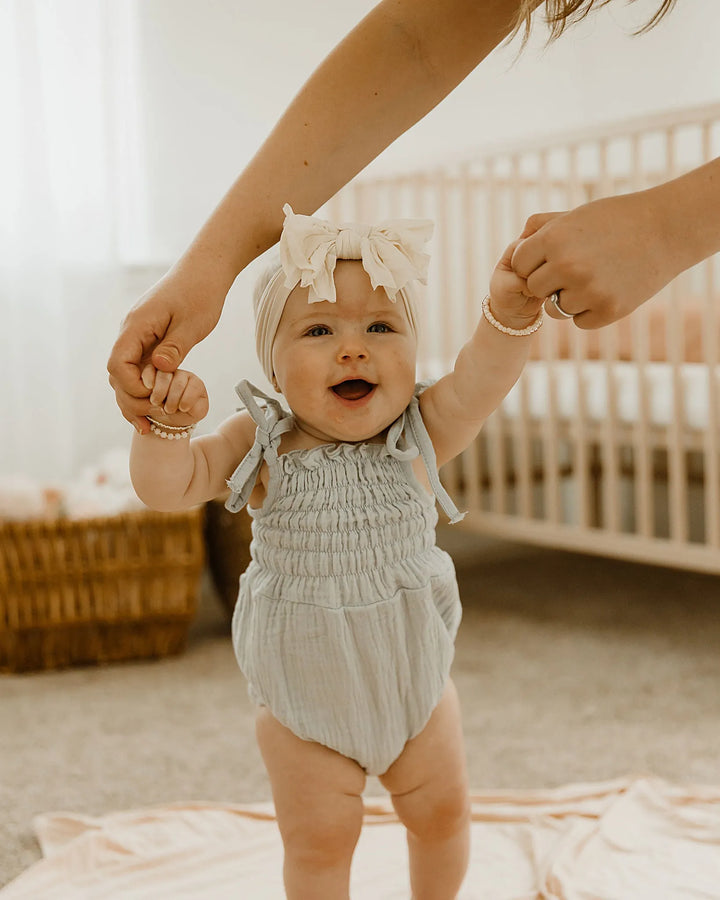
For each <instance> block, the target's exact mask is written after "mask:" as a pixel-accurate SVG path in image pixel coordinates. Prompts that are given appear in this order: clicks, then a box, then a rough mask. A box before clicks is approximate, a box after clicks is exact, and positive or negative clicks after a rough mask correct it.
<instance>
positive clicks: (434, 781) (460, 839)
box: [380, 680, 470, 900]
mask: <svg viewBox="0 0 720 900" xmlns="http://www.w3.org/2000/svg"><path fill="white" fill-rule="evenodd" d="M380 781H381V782H382V784H383V785H384V787H385V788H387V790H388V791H390V794H391V795H392V802H393V806H394V807H395V809H396V811H397V814H398V816H399V817H400V819H401V821H402V822H403V824H404V825H405V827H406V828H407V832H408V851H409V855H410V884H411V887H412V895H413V900H453V898H454V897H456V896H457V893H458V891H459V890H460V886H461V885H462V882H463V879H464V877H465V873H466V871H467V867H468V861H469V857H470V798H469V789H468V779H467V768H466V762H465V749H464V744H463V735H462V724H461V721H460V704H459V702H458V697H457V692H456V690H455V685H454V684H453V683H452V681H450V680H448V683H447V685H446V687H445V692H444V693H443V696H442V698H441V700H440V702H439V703H438V705H437V706H436V707H435V709H434V710H433V714H432V716H431V717H430V721H429V722H428V724H427V725H426V726H425V728H424V729H423V730H422V731H421V732H420V734H419V735H418V736H417V737H415V738H413V739H412V740H411V741H408V742H407V744H406V745H405V748H404V749H403V752H402V753H401V754H400V756H399V757H398V758H397V759H396V760H395V762H394V763H393V764H392V766H390V768H389V769H388V770H387V772H386V773H385V774H384V775H382V776H381V777H380Z"/></svg>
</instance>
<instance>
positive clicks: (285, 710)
mask: <svg viewBox="0 0 720 900" xmlns="http://www.w3.org/2000/svg"><path fill="white" fill-rule="evenodd" d="M284 211H285V214H286V218H285V224H284V228H283V233H282V237H281V240H280V260H281V262H280V263H279V264H277V265H276V266H275V268H274V270H271V271H270V273H269V276H268V277H266V278H265V279H264V281H263V282H262V283H261V284H260V285H259V290H258V292H257V293H256V298H255V318H256V338H257V348H258V355H259V358H260V361H261V363H262V365H263V368H264V371H265V373H266V375H267V378H268V381H269V382H270V383H271V384H272V385H273V387H274V388H275V390H276V391H277V392H278V393H281V394H282V395H283V397H284V399H285V401H286V404H287V407H288V408H289V409H288V408H285V407H284V406H282V405H281V404H280V402H278V400H276V399H274V398H271V397H268V396H266V395H265V394H263V393H262V392H261V391H259V390H257V388H255V387H253V386H252V385H250V384H249V383H248V382H246V381H243V382H241V383H240V384H239V385H238V387H237V391H238V394H239V396H240V398H241V400H242V402H243V404H244V406H245V409H244V410H243V411H242V412H238V413H236V414H234V415H232V416H230V418H228V419H227V420H226V421H224V422H223V423H222V424H221V425H220V426H219V428H218V429H217V430H216V431H215V432H213V433H212V434H208V435H203V436H201V437H197V438H193V439H191V440H189V439H188V438H189V436H190V433H191V431H192V429H193V428H194V426H195V424H196V423H197V422H198V421H199V420H200V419H202V418H203V417H204V416H205V415H206V413H207V410H208V397H207V392H206V390H205V387H204V385H203V383H202V381H200V379H199V378H198V377H197V376H195V375H193V374H192V373H190V372H186V371H177V372H175V373H174V374H168V373H162V372H158V371H156V370H155V369H153V368H152V367H151V366H148V367H147V368H146V369H145V371H144V373H143V381H144V382H145V385H146V387H148V388H149V389H152V393H151V400H152V402H153V405H154V407H155V408H156V409H157V414H156V415H153V416H152V418H151V420H150V421H151V428H152V431H151V433H150V434H147V435H145V436H140V435H135V436H134V438H133V445H132V454H131V475H132V479H133V484H134V486H135V489H136V491H137V493H138V496H139V497H140V498H141V499H142V500H143V501H144V502H145V503H146V504H147V505H148V506H150V507H153V508H154V509H159V510H174V509H181V508H184V507H188V506H192V505H194V504H198V503H202V502H204V501H207V500H210V499H211V498H213V497H216V496H218V495H220V494H222V493H223V492H224V491H226V489H227V487H228V486H229V487H230V490H231V495H230V499H229V500H228V504H227V505H228V507H229V508H230V509H231V510H239V509H241V508H242V507H243V506H244V505H245V504H247V505H248V510H249V513H250V515H251V516H252V518H253V542H252V547H251V554H252V562H251V563H250V565H249V567H248V569H247V571H246V572H245V573H244V574H243V576H242V578H241V580H240V592H239V597H238V601H237V605H236V608H235V612H234V616H233V622H232V638H233V644H234V648H235V653H236V655H237V659H238V663H239V665H240V668H241V669H242V671H243V673H244V674H245V676H246V678H247V681H248V685H249V691H250V695H251V697H252V698H253V700H254V701H255V702H256V704H257V706H258V714H257V738H258V742H259V746H260V751H261V753H262V756H263V760H264V762H265V765H266V766H267V770H268V773H269V777H270V782H271V785H272V791H273V798H274V801H275V808H276V813H277V818H278V824H279V827H280V831H281V835H282V839H283V844H284V851H285V863H284V880H285V889H286V893H287V896H288V898H289V900H300V898H303V900H307V898H322V900H340V898H348V896H349V883H350V864H351V860H352V855H353V851H354V848H355V845H356V843H357V840H358V837H359V834H360V828H361V824H362V816H363V804H362V792H363V789H364V786H365V781H366V776H367V775H368V774H371V775H376V776H378V778H379V780H380V782H381V783H382V784H383V785H384V786H385V788H386V789H387V790H388V791H389V792H390V795H391V797H392V802H393V804H394V807H395V809H396V811H397V814H398V816H399V817H400V819H401V820H402V822H403V823H404V825H405V826H406V828H407V836H408V848H409V864H410V881H411V886H412V892H413V898H415V900H423V898H435V900H437V898H447V900H450V898H453V897H456V895H457V892H458V891H459V889H460V886H461V883H462V881H463V878H464V875H465V872H466V869H467V865H468V856H469V835H470V815H469V798H468V783H467V773H466V764H465V754H464V749H463V738H462V726H461V721H460V710H459V705H458V698H457V693H456V691H455V687H454V685H453V683H452V680H451V678H450V675H449V673H450V665H451V662H452V659H453V651H454V639H455V635H456V632H457V629H458V625H459V623H460V617H461V607H460V600H459V597H458V589H457V583H456V578H455V571H454V568H453V564H452V561H451V559H450V557H449V556H448V555H447V554H446V553H444V552H443V551H442V550H440V549H439V548H438V547H437V546H436V544H435V525H436V523H437V512H436V508H435V499H436V498H437V500H438V501H439V503H440V505H441V506H442V507H443V509H444V510H445V512H446V513H447V514H448V516H449V518H450V520H451V521H453V522H454V521H458V520H459V519H460V518H461V515H460V513H459V512H458V510H457V509H456V507H455V505H454V504H453V501H452V500H451V498H450V497H449V496H448V495H447V493H446V492H445V490H444V489H443V487H442V485H441V484H440V480H439V478H438V474H437V470H438V467H439V466H441V465H442V464H443V463H445V462H447V461H448V460H450V459H452V458H453V457H454V456H456V455H457V454H458V453H460V452H462V451H463V450H464V449H465V448H466V447H467V446H468V445H469V444H470V443H471V442H472V441H473V440H474V438H475V437H476V435H477V434H478V431H479V430H480V427H481V426H482V424H483V422H484V421H485V419H486V418H487V417H488V415H490V413H491V412H492V411H493V410H494V409H495V408H496V407H497V406H498V404H499V403H500V401H501V400H502V398H503V397H504V396H505V394H506V393H507V392H508V390H509V389H510V388H511V387H512V385H513V384H514V382H515V381H516V380H517V378H518V376H519V375H520V372H521V370H522V367H523V365H524V363H525V360H526V358H527V356H528V352H529V349H530V344H531V341H532V338H531V335H532V334H533V333H534V332H535V331H537V329H538V328H539V327H540V324H541V321H542V304H543V300H542V299H540V298H536V297H529V296H526V293H525V292H526V290H527V288H526V286H525V283H524V281H523V280H522V279H520V278H519V277H518V276H517V275H515V274H514V273H513V271H512V269H511V266H510V259H511V256H512V252H513V250H514V247H515V245H514V244H513V245H511V246H510V247H508V248H507V250H506V251H505V253H504V255H503V257H502V259H501V260H500V262H499V263H498V265H497V266H496V268H495V271H494V273H493V276H492V280H491V282H490V293H489V297H487V298H485V301H484V303H483V316H482V318H481V319H480V322H479V324H478V326H477V328H476V330H475V333H474V334H473V335H472V337H471V338H470V340H469V341H468V342H467V343H466V344H465V346H464V347H463V348H462V349H461V350H460V353H459V355H458V357H457V360H456V362H455V366H454V369H453V371H452V372H450V373H449V374H447V375H445V376H444V377H443V378H441V379H440V380H439V381H437V382H436V383H434V384H432V385H431V386H428V387H425V388H423V387H422V386H418V385H417V384H416V380H415V379H416V374H415V368H416V353H417V314H416V293H415V292H416V283H417V282H421V283H425V281H426V274H427V266H428V256H427V255H426V254H425V253H424V252H423V247H424V244H425V242H426V241H427V240H428V239H429V237H430V235H431V232H432V223H430V222H427V221H415V220H410V221H408V220H401V221H397V222H388V223H385V224H383V225H377V226H372V227H370V226H360V225H342V226H339V227H336V226H334V225H332V224H330V223H328V222H324V221H322V220H320V219H316V218H312V217H309V216H299V215H295V214H294V213H293V211H292V210H291V209H290V207H289V206H285V208H284Z"/></svg>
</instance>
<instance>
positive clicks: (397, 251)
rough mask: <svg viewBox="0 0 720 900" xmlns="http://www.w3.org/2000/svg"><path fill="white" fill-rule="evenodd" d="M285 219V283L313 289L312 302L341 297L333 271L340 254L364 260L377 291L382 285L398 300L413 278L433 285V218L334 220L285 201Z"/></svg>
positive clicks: (282, 257) (282, 245)
mask: <svg viewBox="0 0 720 900" xmlns="http://www.w3.org/2000/svg"><path fill="white" fill-rule="evenodd" d="M283 212H284V213H285V224H284V226H283V231H282V236H281V238H280V261H281V263H282V267H283V270H284V272H285V286H286V287H288V288H291V289H292V288H293V287H295V285H297V284H298V282H299V283H300V285H301V286H302V287H307V288H309V289H310V290H309V294H308V303H318V302H320V301H321V300H328V301H330V303H334V302H335V299H336V297H335V281H334V279H333V272H334V271H335V264H336V262H337V260H338V259H360V260H361V262H362V265H363V268H364V269H365V271H366V272H367V274H368V275H369V276H370V283H371V284H372V287H373V290H375V289H376V288H377V287H379V286H382V287H383V288H385V291H386V293H387V295H388V297H389V298H390V299H391V300H392V301H393V302H394V301H395V295H396V294H397V292H398V291H401V290H402V289H403V288H404V287H405V286H406V285H407V284H408V283H409V282H411V281H419V282H420V283H421V284H427V271H428V265H429V262H430V257H429V255H428V254H427V253H423V252H422V250H423V245H424V244H425V243H426V242H427V241H428V240H430V237H431V235H432V232H433V223H432V222H431V221H430V220H429V219H395V220H392V221H388V222H382V223H380V224H379V225H356V224H352V223H350V224H345V225H333V224H332V223H331V222H326V221H325V220H323V219H317V218H315V217H314V216H302V215H295V213H294V212H293V210H292V207H291V206H290V204H289V203H286V204H285V206H283Z"/></svg>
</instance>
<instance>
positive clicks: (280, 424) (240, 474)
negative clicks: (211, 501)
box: [225, 381, 294, 512]
mask: <svg viewBox="0 0 720 900" xmlns="http://www.w3.org/2000/svg"><path fill="white" fill-rule="evenodd" d="M235 390H236V391H237V394H238V396H239V397H240V399H241V400H242V402H243V404H244V406H245V408H246V409H247V411H248V412H249V413H250V415H251V417H252V419H253V421H254V422H255V424H256V425H257V428H256V429H255V441H254V443H253V445H252V447H251V448H250V450H249V452H248V453H247V454H246V455H245V456H244V457H243V460H242V462H241V463H240V465H239V466H238V467H237V469H235V471H234V472H233V473H232V475H231V476H230V478H228V481H227V486H228V487H229V488H230V491H231V494H230V497H229V498H228V500H227V502H226V503H225V507H226V508H227V509H229V510H230V512H237V511H238V510H240V509H242V508H243V507H244V506H245V504H246V503H247V502H248V500H249V499H250V494H251V493H252V490H253V488H254V487H255V484H256V482H257V479H258V475H259V474H260V468H261V466H262V464H263V459H267V461H268V465H270V466H273V465H274V464H275V461H276V460H277V451H278V447H279V445H280V438H281V437H282V436H283V434H285V433H286V432H288V431H290V429H291V428H292V427H293V424H294V420H293V417H292V415H290V414H288V413H287V412H286V411H285V410H284V409H283V408H282V406H281V405H280V404H279V403H278V401H277V400H274V399H273V398H272V397H268V396H267V394H264V393H263V392H262V391H260V390H258V388H256V387H254V386H253V385H251V384H250V382H248V381H241V382H240V384H238V385H237V387H236V388H235ZM253 395H257V396H258V397H260V399H262V400H264V401H265V402H266V404H267V406H266V408H265V409H263V408H262V407H261V406H259V405H258V403H257V402H256V401H255V397H254V396H253Z"/></svg>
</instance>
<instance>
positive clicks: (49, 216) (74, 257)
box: [0, 0, 143, 480]
mask: <svg viewBox="0 0 720 900" xmlns="http://www.w3.org/2000/svg"><path fill="white" fill-rule="evenodd" d="M133 17H134V3H133V2H132V0H115V2H113V0H59V2H58V0H0V134H1V136H0V385H1V386H0V424H1V425H2V436H1V437H0V475H11V474H15V473H22V474H25V475H31V476H33V477H38V478H42V479H48V480H50V479H63V478H66V477H68V476H71V475H72V474H73V472H74V471H75V470H77V468H78V467H79V466H80V464H81V463H86V462H88V461H89V458H90V457H91V456H92V455H93V454H94V453H99V452H101V451H102V450H103V449H104V448H105V447H107V446H108V445H112V444H113V443H117V442H118V441H119V440H121V439H124V436H125V435H126V433H125V431H124V428H129V426H127V424H126V423H125V422H124V420H122V418H121V417H120V414H119V412H118V411H117V409H116V408H115V406H114V401H113V398H112V394H111V392H110V389H109V387H108V385H107V375H106V372H105V369H104V366H105V361H106V358H107V355H108V351H109V348H110V345H111V344H112V341H113V339H114V337H115V334H116V332H117V328H118V325H119V321H120V318H121V315H122V313H123V311H124V309H125V307H126V306H127V305H128V298H127V297H125V296H123V292H122V286H123V271H124V269H123V263H124V262H126V261H127V260H128V259H129V258H130V257H132V255H133V252H134V251H135V250H136V249H137V246H136V244H135V243H133V242H135V241H137V240H140V239H141V237H142V231H141V229H138V228H135V229H134V228H133V227H132V226H133V221H135V222H136V223H137V222H138V221H142V220H143V217H142V215H141V210H140V208H139V204H138V203H137V202H136V200H135V198H137V197H138V196H141V195H142V178H141V177H140V176H141V168H140V166H139V165H138V160H139V158H140V146H139V143H140V142H139V127H138V123H139V119H140V117H139V115H138V109H137V102H138V99H137V98H138V94H137V91H136V89H135V88H136V83H135V72H136V69H135V67H134V59H135V56H134V54H135V44H134V30H133V22H134V18H133ZM121 423H122V424H121ZM121 436H123V437H121Z"/></svg>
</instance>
